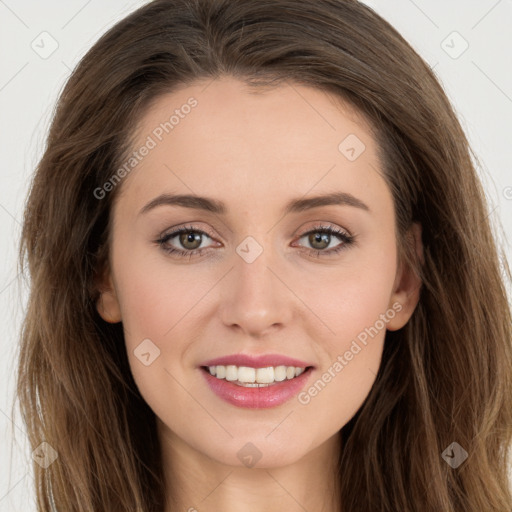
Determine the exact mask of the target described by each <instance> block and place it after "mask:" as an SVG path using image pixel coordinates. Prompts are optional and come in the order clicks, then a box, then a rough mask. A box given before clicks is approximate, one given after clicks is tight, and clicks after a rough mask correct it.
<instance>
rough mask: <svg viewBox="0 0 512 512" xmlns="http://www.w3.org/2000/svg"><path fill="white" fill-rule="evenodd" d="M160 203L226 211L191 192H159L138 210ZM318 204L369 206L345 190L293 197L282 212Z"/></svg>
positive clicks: (306, 208) (223, 206)
mask: <svg viewBox="0 0 512 512" xmlns="http://www.w3.org/2000/svg"><path fill="white" fill-rule="evenodd" d="M162 205H168V206H181V207H184V208H191V209H195V210H204V211H207V212H211V213H215V214H218V215H225V214H226V213H227V211H228V209H227V207H226V205H225V204H224V203H223V202H222V201H218V200H216V199H211V198H208V197H201V196H196V195H192V194H178V195H173V194H161V195H159V196H158V197H155V199H153V200H151V201H150V202H149V203H147V204H146V205H145V206H144V207H143V208H142V209H141V211H140V212H139V215H140V214H143V213H146V212H148V211H150V210H153V209H154V208H156V207H158V206H162ZM320 206H353V207H354V208H360V209H361V210H365V211H368V212H369V211H370V208H369V207H368V206H367V205H366V204H365V203H364V202H363V201H361V200H360V199H358V198H357V197H355V196H353V195H352V194H349V193H347V192H334V193H331V194H324V195H318V196H314V197H308V198H305V199H302V198H300V199H293V200H291V201H290V202H288V203H287V204H286V205H285V207H284V210H283V212H284V214H288V213H298V212H303V211H305V210H310V209H312V208H318V207H320Z"/></svg>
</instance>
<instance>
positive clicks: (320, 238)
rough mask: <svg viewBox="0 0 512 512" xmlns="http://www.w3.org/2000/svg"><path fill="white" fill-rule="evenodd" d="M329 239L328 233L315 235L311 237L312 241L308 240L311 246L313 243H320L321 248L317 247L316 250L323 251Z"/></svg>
mask: <svg viewBox="0 0 512 512" xmlns="http://www.w3.org/2000/svg"><path fill="white" fill-rule="evenodd" d="M329 237H330V235H329V234H328V233H317V234H315V235H313V236H312V240H310V242H311V244H312V245H313V244H314V243H317V242H319V243H322V242H323V243H322V246H321V247H317V249H325V248H326V247H327V246H328V245H329Z"/></svg>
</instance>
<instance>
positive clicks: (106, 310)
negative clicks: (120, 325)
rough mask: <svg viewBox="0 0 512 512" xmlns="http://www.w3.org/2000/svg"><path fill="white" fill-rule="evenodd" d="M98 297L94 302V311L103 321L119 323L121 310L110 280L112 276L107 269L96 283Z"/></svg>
mask: <svg viewBox="0 0 512 512" xmlns="http://www.w3.org/2000/svg"><path fill="white" fill-rule="evenodd" d="M97 289H98V291H99V297H98V300H97V301H96V309H97V311H98V313H99V315H100V316H101V318H103V320H105V322H109V323H111V324H115V323H117V322H120V321H121V308H120V306H119V300H118V298H117V294H116V288H115V286H114V282H113V279H112V274H111V272H110V270H109V269H107V270H106V271H105V272H104V273H103V276H102V277H101V278H100V279H98V281H97Z"/></svg>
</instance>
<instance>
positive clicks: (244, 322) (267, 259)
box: [220, 249, 297, 338]
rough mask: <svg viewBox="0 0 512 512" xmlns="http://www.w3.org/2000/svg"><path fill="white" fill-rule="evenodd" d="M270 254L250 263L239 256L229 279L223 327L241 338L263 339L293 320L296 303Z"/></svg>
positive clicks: (223, 305) (262, 255)
mask: <svg viewBox="0 0 512 512" xmlns="http://www.w3.org/2000/svg"><path fill="white" fill-rule="evenodd" d="M270 253H271V251H270V250H266V249H265V250H264V251H263V252H262V253H261V254H260V255H259V256H258V257H257V258H256V259H255V260H254V261H252V262H251V263H248V262H247V261H245V260H244V259H243V258H242V257H240V256H238V254H236V255H235V258H234V268H233V269H232V270H231V272H229V275H228V276H226V279H225V282H224V285H223V289H222V297H223V300H222V303H221V306H220V315H221V319H222V322H223V323H224V325H226V326H227V327H228V328H230V329H231V330H238V331H240V332H239V334H240V333H244V334H246V335H247V336H250V337H253V338H262V337H264V336H265V335H267V334H270V333H273V332H274V331H276V330H278V329H282V328H283V327H284V326H285V325H287V324H288V323H289V322H290V320H291V318H292V316H293V311H294V301H296V300H297V299H296V298H295V295H294V293H293V292H292V291H291V290H290V289H289V288H288V286H287V283H286V279H285V278H284V276H281V275H280V274H283V272H282V271H281V272H280V271H279V268H280V267H279V266H278V265H277V264H276V263H275V259H273V258H272V257H271V256H272V255H271V254H270Z"/></svg>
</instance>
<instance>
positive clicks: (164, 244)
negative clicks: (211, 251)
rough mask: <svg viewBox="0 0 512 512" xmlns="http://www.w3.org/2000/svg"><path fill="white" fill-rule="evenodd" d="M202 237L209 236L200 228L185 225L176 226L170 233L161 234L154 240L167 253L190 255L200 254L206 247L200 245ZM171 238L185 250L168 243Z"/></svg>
mask: <svg viewBox="0 0 512 512" xmlns="http://www.w3.org/2000/svg"><path fill="white" fill-rule="evenodd" d="M204 237H207V238H211V237H210V236H209V235H208V234H207V233H205V232H204V231H202V230H200V229H196V228H193V227H192V226H185V227H181V228H178V229H176V230H174V231H172V232H171V233H167V234H164V235H162V236H161V237H160V238H159V239H158V240H156V243H157V244H158V245H160V247H161V248H162V250H164V251H165V252H166V253H168V254H172V253H174V254H176V255H177V256H178V257H181V256H188V257H192V256H193V255H195V254H202V253H203V251H205V250H206V249H207V248H206V247H201V245H202V242H203V238H204ZM173 239H176V242H175V243H176V244H179V246H181V247H183V248H184V249H185V250H183V249H180V248H179V247H178V248H176V247H175V246H173V245H170V244H169V242H171V241H172V240H173Z"/></svg>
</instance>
